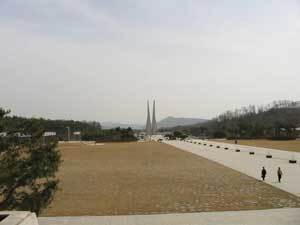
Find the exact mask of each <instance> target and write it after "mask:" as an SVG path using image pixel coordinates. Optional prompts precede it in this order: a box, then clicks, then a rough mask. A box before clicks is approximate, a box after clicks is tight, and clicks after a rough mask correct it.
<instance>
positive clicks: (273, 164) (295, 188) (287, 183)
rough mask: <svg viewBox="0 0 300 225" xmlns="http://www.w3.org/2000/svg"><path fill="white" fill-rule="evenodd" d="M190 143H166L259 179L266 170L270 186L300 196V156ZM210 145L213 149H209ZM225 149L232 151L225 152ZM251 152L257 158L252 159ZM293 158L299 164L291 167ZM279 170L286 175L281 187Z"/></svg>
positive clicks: (223, 144) (251, 148)
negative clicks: (262, 171)
mask: <svg viewBox="0 0 300 225" xmlns="http://www.w3.org/2000/svg"><path fill="white" fill-rule="evenodd" d="M191 141H192V143H189V142H183V141H165V143H167V144H170V145H172V146H175V147H177V148H180V149H182V150H185V151H188V152H191V153H194V154H197V155H199V156H202V157H205V158H207V159H210V160H213V161H215V162H218V163H220V164H223V165H225V166H227V167H230V168H232V169H235V170H238V171H240V172H242V173H244V174H247V175H249V176H251V177H254V178H256V179H261V178H260V172H261V168H262V167H263V166H264V167H265V168H266V170H267V177H266V182H267V183H268V184H271V185H273V186H275V187H277V188H280V189H282V190H285V191H287V192H290V193H292V194H295V195H297V196H300V153H295V152H288V151H280V150H276V149H266V148H258V147H250V146H244V145H234V144H226V143H219V142H211V141H201V140H191ZM199 142H200V143H201V145H199ZM195 143H196V144H195ZM204 144H206V146H205V145H204ZM210 145H213V146H212V147H210ZM217 146H220V148H217ZM225 147H227V148H229V149H228V150H225V149H224V148H225ZM236 149H240V151H241V152H236V151H235V150H236ZM250 151H253V152H254V153H255V154H254V155H250V154H249V152H250ZM267 154H271V155H272V158H266V155H267ZM292 158H293V159H296V160H297V164H290V163H289V159H292ZM278 167H281V169H282V171H283V178H282V182H281V183H278V181H277V168H278ZM299 217H300V216H299Z"/></svg>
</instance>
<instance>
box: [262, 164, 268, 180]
mask: <svg viewBox="0 0 300 225" xmlns="http://www.w3.org/2000/svg"><path fill="white" fill-rule="evenodd" d="M266 175H267V170H266V169H265V167H264V166H263V168H262V170H261V178H262V179H263V181H264V180H265V178H266Z"/></svg>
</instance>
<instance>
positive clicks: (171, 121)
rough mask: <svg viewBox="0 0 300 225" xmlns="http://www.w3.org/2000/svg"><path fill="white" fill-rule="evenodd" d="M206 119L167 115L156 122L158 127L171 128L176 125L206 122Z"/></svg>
mask: <svg viewBox="0 0 300 225" xmlns="http://www.w3.org/2000/svg"><path fill="white" fill-rule="evenodd" d="M206 121H207V120H206V119H197V118H184V117H181V118H180V117H172V116H169V117H167V118H165V119H163V120H161V121H159V122H158V127H159V128H171V127H177V126H188V125H194V124H199V123H204V122H206Z"/></svg>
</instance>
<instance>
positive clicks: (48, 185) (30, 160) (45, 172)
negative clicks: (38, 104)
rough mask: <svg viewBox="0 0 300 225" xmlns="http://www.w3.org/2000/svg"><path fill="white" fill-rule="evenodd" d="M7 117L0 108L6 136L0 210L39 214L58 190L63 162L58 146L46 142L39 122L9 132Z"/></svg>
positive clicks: (1, 142) (1, 149) (0, 160)
mask: <svg viewBox="0 0 300 225" xmlns="http://www.w3.org/2000/svg"><path fill="white" fill-rule="evenodd" d="M8 113H9V112H8V111H4V110H3V109H1V108H0V132H3V131H5V132H7V135H6V136H4V135H2V136H0V210H30V211H33V212H36V213H37V214H39V213H40V211H41V210H42V209H43V208H44V207H45V206H47V205H48V204H49V203H50V201H51V199H52V197H53V194H54V192H55V190H56V189H57V184H58V180H57V179H56V177H55V173H56V172H57V170H58V168H59V164H60V162H61V160H60V154H59V152H58V150H57V149H56V145H57V142H56V141H53V140H51V141H47V143H45V142H44V141H43V133H44V130H43V129H41V124H40V122H39V121H38V120H33V121H30V120H27V121H26V122H25V123H21V124H20V125H19V126H16V127H15V128H14V129H12V128H10V129H8V128H7V127H6V126H5V125H6V122H5V117H6V115H7V114H8ZM19 134H30V135H28V136H25V137H24V136H23V137H21V136H20V135H19Z"/></svg>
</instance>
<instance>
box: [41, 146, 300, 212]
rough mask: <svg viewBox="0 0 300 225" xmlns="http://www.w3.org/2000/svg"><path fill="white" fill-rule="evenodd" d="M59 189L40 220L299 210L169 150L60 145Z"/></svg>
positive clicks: (249, 182)
mask: <svg viewBox="0 0 300 225" xmlns="http://www.w3.org/2000/svg"><path fill="white" fill-rule="evenodd" d="M59 148H60V151H61V153H62V158H63V160H64V163H63V164H62V167H61V168H60V172H59V174H58V176H59V178H60V190H59V191H58V192H57V193H56V195H55V197H54V200H53V202H52V203H51V204H50V205H49V207H48V208H47V209H45V210H44V212H43V213H42V216H80V215H126V214H127V215H128V214H155V213H180V212H181V213H184V212H203V211H226V210H250V209H266V208H279V207H300V199H299V198H297V197H296V196H294V195H291V194H289V193H286V192H284V191H281V190H279V189H276V188H274V187H272V186H270V185H268V184H265V183H263V182H260V181H257V180H255V179H253V178H251V177H248V176H246V175H244V174H241V173H239V172H237V171H235V170H232V169H230V168H227V167H224V166H222V165H220V164H218V163H215V162H213V161H210V160H207V159H205V158H202V157H200V156H196V155H194V154H191V153H187V152H185V151H182V150H179V149H177V148H174V147H172V146H169V145H166V144H161V143H156V142H145V143H116V144H105V145H102V146H99V145H95V146H93V145H84V144H60V145H59Z"/></svg>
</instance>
